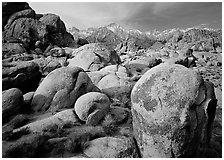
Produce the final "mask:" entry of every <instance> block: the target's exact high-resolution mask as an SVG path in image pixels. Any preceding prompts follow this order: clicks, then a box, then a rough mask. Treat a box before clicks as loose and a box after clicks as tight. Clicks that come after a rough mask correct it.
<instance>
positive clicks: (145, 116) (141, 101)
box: [131, 63, 217, 158]
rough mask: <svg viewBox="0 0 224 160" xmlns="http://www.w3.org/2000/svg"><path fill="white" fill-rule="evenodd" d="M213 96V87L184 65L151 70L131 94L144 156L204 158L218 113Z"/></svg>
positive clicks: (141, 150)
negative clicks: (212, 125) (216, 112)
mask: <svg viewBox="0 0 224 160" xmlns="http://www.w3.org/2000/svg"><path fill="white" fill-rule="evenodd" d="M208 86H210V87H208ZM213 95H214V94H213V91H212V86H211V85H207V84H206V83H204V81H203V79H202V78H201V76H199V74H198V73H197V72H196V71H194V70H191V69H188V68H186V67H184V66H182V65H178V64H171V65H169V64H166V63H164V64H160V65H158V66H156V67H153V68H152V69H150V70H149V71H147V72H146V73H145V74H144V75H143V76H142V77H141V78H140V79H139V80H138V81H137V83H136V84H135V86H134V88H133V90H132V93H131V102H132V116H133V129H134V131H133V132H134V136H135V138H136V140H137V142H138V146H139V148H140V152H141V155H142V157H144V158H149V157H153V158H155V157H202V156H203V151H202V150H204V149H205V148H206V146H207V145H208V143H209V139H210V136H209V135H210V133H211V124H212V123H213V119H214V114H215V108H216V102H217V101H216V100H215V99H214V96H213Z"/></svg>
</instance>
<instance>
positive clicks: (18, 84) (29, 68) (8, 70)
mask: <svg viewBox="0 0 224 160" xmlns="http://www.w3.org/2000/svg"><path fill="white" fill-rule="evenodd" d="M39 70H40V68H39V66H38V65H37V64H36V63H34V62H32V61H24V62H23V61H22V62H12V63H6V64H3V69H2V89H3V90H6V89H9V88H19V89H20V90H21V91H22V92H23V93H27V92H30V91H34V90H36V89H37V87H38V84H39V81H40V79H41V76H42V75H41V72H40V71H39ZM24 84H26V85H24Z"/></svg>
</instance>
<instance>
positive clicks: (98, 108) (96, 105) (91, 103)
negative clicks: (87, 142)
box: [75, 92, 110, 125]
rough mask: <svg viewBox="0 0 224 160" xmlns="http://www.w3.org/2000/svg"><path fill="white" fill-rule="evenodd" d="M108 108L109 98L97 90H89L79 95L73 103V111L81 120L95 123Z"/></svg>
mask: <svg viewBox="0 0 224 160" xmlns="http://www.w3.org/2000/svg"><path fill="white" fill-rule="evenodd" d="M109 108H110V100H109V98H108V97H107V96H106V95H105V94H103V93H99V92H89V93H86V94H84V95H82V96H81V97H79V98H78V99H77V101H76V103H75V112H76V114H77V115H78V117H79V118H80V119H81V120H82V121H86V122H87V123H88V124H91V125H96V124H97V123H98V122H99V121H100V120H101V119H102V118H103V117H104V116H105V114H107V112H108V111H109Z"/></svg>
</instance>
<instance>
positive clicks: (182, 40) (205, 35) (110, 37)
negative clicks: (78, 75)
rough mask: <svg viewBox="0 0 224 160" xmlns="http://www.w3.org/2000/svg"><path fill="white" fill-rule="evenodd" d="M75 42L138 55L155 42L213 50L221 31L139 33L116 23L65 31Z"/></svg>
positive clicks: (177, 46) (171, 30) (206, 29)
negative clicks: (99, 45) (137, 53)
mask: <svg viewBox="0 0 224 160" xmlns="http://www.w3.org/2000/svg"><path fill="white" fill-rule="evenodd" d="M68 32H70V33H71V34H72V35H73V36H74V38H75V39H78V38H81V39H86V40H87V41H88V42H89V43H96V42H101V43H105V44H107V45H109V46H111V47H112V48H114V49H116V48H117V49H118V48H120V49H122V47H124V46H125V47H126V49H122V50H123V51H137V50H139V49H148V48H150V47H151V46H153V44H155V42H159V43H162V44H163V45H164V46H176V48H179V49H181V48H183V47H189V46H190V47H192V46H196V48H200V47H201V48H202V50H203V49H204V48H206V47H207V48H212V45H213V44H216V45H217V46H221V43H222V30H221V29H212V28H205V27H201V26H195V27H191V28H186V29H180V28H172V29H167V30H164V31H158V30H152V31H147V32H141V31H140V30H138V29H132V30H130V29H126V28H124V27H122V26H120V25H118V24H116V23H111V24H109V25H106V26H102V27H99V28H88V29H87V30H79V29H77V28H75V27H73V28H70V29H68Z"/></svg>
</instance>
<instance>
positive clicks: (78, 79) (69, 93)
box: [31, 67, 95, 112]
mask: <svg viewBox="0 0 224 160" xmlns="http://www.w3.org/2000/svg"><path fill="white" fill-rule="evenodd" d="M94 89H95V86H94V85H93V83H92V81H91V80H90V78H89V77H88V75H87V74H86V73H85V72H84V71H83V70H82V69H81V68H78V67H61V68H58V69H55V70H54V71H52V72H51V73H49V74H48V75H47V76H46V77H45V78H44V79H43V81H42V82H41V84H40V85H39V87H38V88H37V90H36V91H35V94H34V96H33V100H32V103H31V106H32V109H33V110H34V111H36V112H40V111H46V110H49V111H57V110H59V109H63V108H72V107H73V106H74V104H75V102H76V100H77V99H78V98H79V97H80V96H81V95H83V94H85V93H87V92H90V91H93V90H94Z"/></svg>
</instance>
